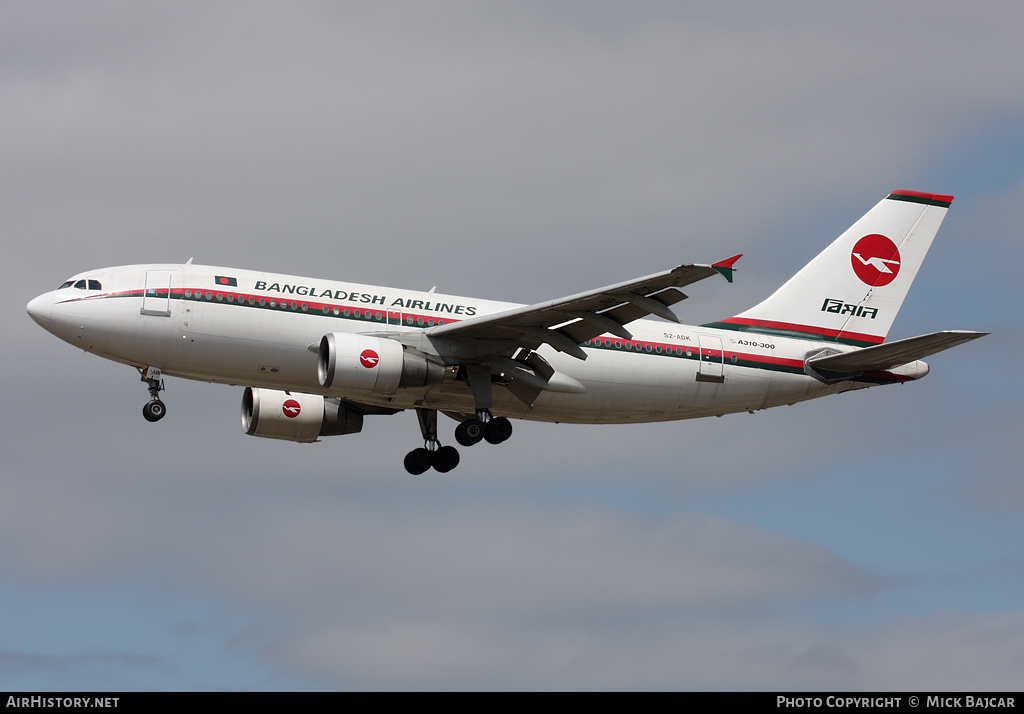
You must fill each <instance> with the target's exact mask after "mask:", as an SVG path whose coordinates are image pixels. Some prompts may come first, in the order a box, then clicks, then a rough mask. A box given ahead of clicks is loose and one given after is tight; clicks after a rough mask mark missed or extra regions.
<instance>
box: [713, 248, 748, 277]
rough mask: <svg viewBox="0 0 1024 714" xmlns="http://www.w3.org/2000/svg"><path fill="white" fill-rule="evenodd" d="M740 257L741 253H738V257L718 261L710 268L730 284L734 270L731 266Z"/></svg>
mask: <svg viewBox="0 0 1024 714" xmlns="http://www.w3.org/2000/svg"><path fill="white" fill-rule="evenodd" d="M742 257H743V253H740V254H739V255H734V256H733V257H731V258H726V259H725V260H720V261H718V262H717V263H715V264H713V265H712V266H711V267H712V268H714V269H715V270H717V271H718V272H719V273H721V274H722V276H723V277H724V278H725V279H726V280H728V281H729V282H730V283H731V282H732V274H733V271H734V270H736V269H735V268H734V267H732V266H733V264H735V263H736V261H737V260H739V259H740V258H742Z"/></svg>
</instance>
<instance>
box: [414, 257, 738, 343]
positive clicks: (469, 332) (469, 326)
mask: <svg viewBox="0 0 1024 714" xmlns="http://www.w3.org/2000/svg"><path fill="white" fill-rule="evenodd" d="M739 258H740V256H739V255H735V256H733V257H732V258H728V259H726V260H723V261H721V262H719V263H715V264H714V265H680V266H679V267H677V268H673V269H672V270H666V271H664V272H661V273H655V274H654V275H648V276H646V277H643V278H638V279H636V280H629V281H626V282H624V283H618V284H616V285H609V286H607V287H603V288H598V289H597V290H590V291H588V292H584V293H579V294H578V295H570V296H568V297H564V298H560V299H558V300H551V301H549V302H543V303H537V304H536V305H527V306H525V307H519V308H515V309H513V310H506V311H505V312H499V313H495V314H492V315H481V316H480V317H473V318H470V319H468V320H463V321H461V322H456V323H449V324H447V325H440V326H438V327H433V328H431V329H429V330H427V331H426V334H427V336H428V337H430V338H444V339H452V340H486V341H493V342H492V344H494V345H495V346H497V345H502V346H503V349H496V350H494V352H492V353H497V352H500V351H503V350H507V349H509V348H510V347H512V348H514V347H526V348H529V349H537V348H538V347H540V345H541V344H543V343H546V344H548V345H551V347H553V348H554V349H556V350H558V351H559V352H564V353H566V354H570V355H572V356H573V357H576V358H578V359H581V360H585V359H586V358H587V355H586V353H585V352H584V351H583V350H582V349H581V348H580V343H582V342H586V341H587V340H590V339H592V338H594V337H597V336H598V335H603V334H605V333H610V334H613V335H616V336H618V337H621V338H623V339H626V340H628V339H631V338H632V334H631V333H630V331H629V330H627V329H626V325H628V324H629V323H631V322H633V321H634V320H639V319H640V318H642V317H646V316H648V315H657V316H658V317H663V318H665V319H666V320H671V321H673V322H679V319H678V318H677V317H676V316H675V314H674V313H673V312H672V311H671V310H670V309H669V307H670V306H671V305H674V304H675V303H677V302H679V301H680V300H685V299H686V295H684V294H683V293H682V292H681V291H680V290H679V289H678V288H681V287H683V286H686V285H689V284H690V283H695V282H697V281H698V280H703V279H704V278H708V277H711V276H712V275H718V274H720V275H723V276H725V278H726V279H727V280H728V281H729V282H732V273H733V270H734V268H733V264H734V263H735V262H736V261H737V260H738V259H739ZM492 349H493V348H492ZM485 351H491V350H485Z"/></svg>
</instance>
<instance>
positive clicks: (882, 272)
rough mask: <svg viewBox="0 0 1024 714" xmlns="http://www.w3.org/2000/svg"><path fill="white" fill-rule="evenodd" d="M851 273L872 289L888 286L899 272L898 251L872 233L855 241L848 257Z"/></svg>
mask: <svg viewBox="0 0 1024 714" xmlns="http://www.w3.org/2000/svg"><path fill="white" fill-rule="evenodd" d="M850 260H851V261H852V262H853V272H855V273H857V277H858V278H860V279H861V280H863V281H864V282H865V283H867V284H868V285H871V286H873V287H882V286H883V285H888V284H889V283H891V282H892V281H893V280H895V279H896V276H897V275H899V272H900V251H899V249H898V248H896V244H895V243H893V242H892V241H891V240H889V239H888V238H886V237H885V236H883V235H879V234H878V233H872V234H871V235H866V236H864V237H863V238H861V239H860V240H859V241H857V245H855V246H853V253H852V254H851V255H850Z"/></svg>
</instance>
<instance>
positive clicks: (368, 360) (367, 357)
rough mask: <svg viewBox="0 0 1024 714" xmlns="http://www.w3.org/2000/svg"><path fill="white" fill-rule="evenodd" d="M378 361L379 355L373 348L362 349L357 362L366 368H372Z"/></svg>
mask: <svg viewBox="0 0 1024 714" xmlns="http://www.w3.org/2000/svg"><path fill="white" fill-rule="evenodd" d="M378 362H380V355H378V354H377V353H376V352H374V351H373V350H363V351H362V354H360V355H359V363H360V364H362V365H363V366H364V367H366V368H367V369H373V368H374V367H376V366H377V363H378Z"/></svg>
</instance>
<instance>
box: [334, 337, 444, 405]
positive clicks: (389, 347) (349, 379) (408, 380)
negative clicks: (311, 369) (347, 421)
mask: <svg viewBox="0 0 1024 714" xmlns="http://www.w3.org/2000/svg"><path fill="white" fill-rule="evenodd" d="M444 375H445V368H444V365H443V364H442V363H441V361H440V360H438V359H437V358H435V357H432V356H430V355H427V354H426V353H424V352H421V351H420V350H417V349H413V348H411V347H407V346H405V345H403V344H401V343H400V342H395V341H394V340H389V339H386V338H385V339H381V338H379V337H371V336H369V335H354V334H351V333H348V332H332V333H330V334H327V335H324V336H323V339H322V340H320V352H319V357H318V359H317V376H318V377H319V379H320V385H321V386H322V387H324V388H325V389H332V390H336V391H338V392H348V391H359V392H373V393H375V394H394V393H395V392H397V391H398V390H399V389H400V388H409V387H411V388H415V387H425V386H428V385H431V384H440V383H441V382H442V381H443V380H444Z"/></svg>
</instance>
